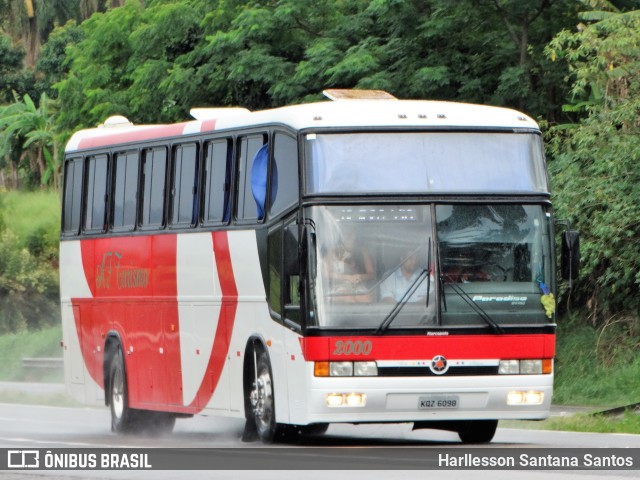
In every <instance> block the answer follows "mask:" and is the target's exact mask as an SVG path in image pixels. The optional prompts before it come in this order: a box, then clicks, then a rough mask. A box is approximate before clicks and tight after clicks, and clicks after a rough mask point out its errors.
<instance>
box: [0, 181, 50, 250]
mask: <svg viewBox="0 0 640 480" xmlns="http://www.w3.org/2000/svg"><path fill="white" fill-rule="evenodd" d="M1 206H2V214H3V216H4V222H5V225H6V226H7V227H9V228H10V229H11V230H12V231H13V233H15V234H16V235H17V236H18V238H19V239H20V241H21V243H22V245H24V246H29V242H34V241H41V242H43V243H44V244H45V245H46V246H48V247H51V246H55V248H56V250H57V245H58V239H59V238H60V208H61V207H60V194H59V193H58V192H55V191H49V190H37V191H33V192H23V191H18V190H10V191H6V192H2V204H1ZM34 212H37V213H34Z"/></svg>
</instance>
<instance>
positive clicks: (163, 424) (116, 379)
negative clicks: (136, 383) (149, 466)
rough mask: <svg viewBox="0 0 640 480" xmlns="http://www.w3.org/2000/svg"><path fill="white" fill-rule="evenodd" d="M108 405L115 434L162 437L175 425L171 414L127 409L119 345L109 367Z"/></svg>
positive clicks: (122, 358)
mask: <svg viewBox="0 0 640 480" xmlns="http://www.w3.org/2000/svg"><path fill="white" fill-rule="evenodd" d="M109 405H110V408H111V431H112V432H115V433H119V434H127V433H136V434H150V435H163V434H169V433H171V432H172V431H173V427H174V425H175V423H176V417H175V415H173V414H172V413H167V412H151V411H147V410H136V409H133V408H130V407H129V387H128V383H127V374H126V370H125V364H124V356H123V355H122V347H121V346H120V345H118V346H117V347H116V352H115V353H114V355H113V357H112V359H111V365H110V366H109Z"/></svg>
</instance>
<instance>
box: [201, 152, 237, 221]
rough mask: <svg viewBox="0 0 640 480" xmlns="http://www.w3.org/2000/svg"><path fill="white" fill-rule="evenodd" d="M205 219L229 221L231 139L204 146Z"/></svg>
mask: <svg viewBox="0 0 640 480" xmlns="http://www.w3.org/2000/svg"><path fill="white" fill-rule="evenodd" d="M204 151H205V159H204V170H205V171H204V188H205V192H204V221H205V223H209V224H211V223H223V222H224V223H226V222H228V221H229V194H230V192H231V155H232V148H231V141H230V140H227V139H222V140H215V141H211V142H207V143H205V147H204Z"/></svg>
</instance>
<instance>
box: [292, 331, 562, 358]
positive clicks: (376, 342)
mask: <svg viewBox="0 0 640 480" xmlns="http://www.w3.org/2000/svg"><path fill="white" fill-rule="evenodd" d="M301 344H302V352H303V355H304V358H305V360H307V361H330V360H429V359H431V358H433V357H435V356H436V355H444V356H445V357H447V358H449V359H452V360H453V359H460V360H463V359H527V358H553V357H554V356H555V335H554V334H523V335H508V334H506V335H447V336H387V337H369V336H341V337H307V338H304V339H302V340H301Z"/></svg>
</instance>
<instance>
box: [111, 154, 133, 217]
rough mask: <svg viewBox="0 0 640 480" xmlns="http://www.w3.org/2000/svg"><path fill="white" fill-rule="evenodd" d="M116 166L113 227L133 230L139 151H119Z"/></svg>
mask: <svg viewBox="0 0 640 480" xmlns="http://www.w3.org/2000/svg"><path fill="white" fill-rule="evenodd" d="M114 168H115V172H114V183H115V185H114V190H113V228H114V229H122V230H133V229H134V228H135V224H136V197H137V193H138V152H136V151H131V152H124V153H118V154H117V155H116V157H115V161H114Z"/></svg>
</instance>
